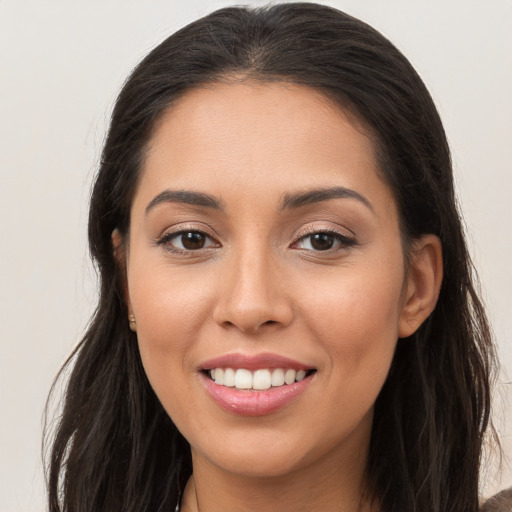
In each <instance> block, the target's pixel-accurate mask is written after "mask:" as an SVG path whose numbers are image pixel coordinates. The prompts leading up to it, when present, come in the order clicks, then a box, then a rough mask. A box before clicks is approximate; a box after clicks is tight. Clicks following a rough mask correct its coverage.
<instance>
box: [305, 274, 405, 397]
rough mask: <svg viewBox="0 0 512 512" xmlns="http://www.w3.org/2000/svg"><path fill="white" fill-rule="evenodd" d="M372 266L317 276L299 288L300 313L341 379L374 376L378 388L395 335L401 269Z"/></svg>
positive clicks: (363, 380)
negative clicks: (382, 270)
mask: <svg viewBox="0 0 512 512" xmlns="http://www.w3.org/2000/svg"><path fill="white" fill-rule="evenodd" d="M371 268H377V269H378V268H380V266H377V267H371ZM371 268H370V269H368V268H366V269H362V270H361V269H359V270H357V269H351V270H350V269H347V272H344V273H343V276H342V275H341V273H340V276H339V279H335V278H333V277H331V278H330V279H328V280H325V281H323V280H317V281H316V282H315V285H314V287H313V289H310V291H309V293H308V294H307V295H306V294H304V297H306V298H305V299H304V301H303V303H302V314H303V315H304V316H305V317H306V318H308V319H309V321H308V325H309V328H310V329H311V330H312V331H313V332H312V337H314V338H315V339H316V340H318V343H319V344H321V345H322V347H323V349H324V350H325V352H326V354H328V355H329V365H330V370H331V371H332V372H333V374H335V376H339V378H340V380H343V381H344V385H349V386H352V385H353V386H355V387H356V388H358V389H359V388H363V387H365V386H366V387H367V388H368V387H369V384H370V383H372V382H374V383H375V386H377V387H378V388H379V390H380V386H381V385H382V384H383V382H384V380H385V378H386V375H387V372H388V370H389V366H390V364H391V360H392V358H393V354H394V350H395V347H396V343H397V339H398V326H399V318H400V312H401V292H402V285H403V270H402V267H401V266H400V265H396V264H395V267H393V266H389V267H388V271H387V272H386V273H380V272H378V271H375V270H374V271H372V270H371ZM372 392H375V390H373V391H372ZM377 392H378V390H377Z"/></svg>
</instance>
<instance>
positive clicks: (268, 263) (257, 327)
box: [213, 250, 293, 334]
mask: <svg viewBox="0 0 512 512" xmlns="http://www.w3.org/2000/svg"><path fill="white" fill-rule="evenodd" d="M219 281H220V282H221V284H220V286H219V296H218V300H217V303H216V305H215V308H214V313H213V317H214V320H215V322H216V323H218V324H219V325H221V326H222V327H224V328H236V329H239V330H240V331H241V332H243V333H246V334H257V333H259V332H263V331H265V332H267V330H268V329H278V328H282V327H286V326H287V325H289V324H290V323H291V322H292V320H293V307H292V298H291V295H290V293H289V287H288V286H287V284H288V283H287V282H286V278H285V276H284V275H283V272H282V271H280V269H279V268H278V265H277V264H276V263H275V261H273V260H272V258H270V257H269V256H268V254H258V253H256V252H255V251H254V250H253V251H248V252H246V253H244V254H239V255H235V256H234V257H233V258H230V261H228V262H226V271H225V272H224V275H222V276H219Z"/></svg>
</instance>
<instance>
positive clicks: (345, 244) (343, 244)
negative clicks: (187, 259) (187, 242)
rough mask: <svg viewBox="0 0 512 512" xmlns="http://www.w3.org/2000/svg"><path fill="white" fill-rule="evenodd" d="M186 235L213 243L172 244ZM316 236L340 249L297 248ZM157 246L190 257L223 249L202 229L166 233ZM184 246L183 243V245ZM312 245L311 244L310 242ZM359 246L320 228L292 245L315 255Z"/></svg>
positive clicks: (334, 232)
mask: <svg viewBox="0 0 512 512" xmlns="http://www.w3.org/2000/svg"><path fill="white" fill-rule="evenodd" d="M186 234H196V235H200V236H203V237H204V238H205V239H207V240H209V241H210V242H211V243H210V245H209V246H208V247H199V248H197V249H186V248H184V247H176V246H175V245H173V244H172V243H171V241H172V240H173V239H176V238H178V237H182V236H183V235H186ZM315 235H328V236H331V237H333V238H334V243H336V242H337V243H338V247H329V248H327V249H324V250H315V249H305V248H303V247H296V246H297V245H298V244H299V243H300V242H302V241H304V240H306V239H308V238H311V237H313V236H315ZM156 244H157V245H158V246H165V249H166V250H167V251H170V252H173V253H177V254H187V255H190V254H192V253H196V252H199V251H202V250H209V249H216V248H218V247H221V245H220V244H219V243H218V242H216V241H215V239H214V238H213V237H212V236H210V235H209V234H208V233H206V232H204V231H202V230H200V229H193V228H191V229H180V230H179V231H172V232H168V233H165V234H164V235H162V236H161V237H160V238H159V239H158V240H156ZM181 245H183V243H182V244H181ZM310 245H311V242H310ZM355 245H357V241H356V240H355V239H354V238H351V237H349V236H347V235H343V234H341V233H340V232H339V231H337V230H335V229H332V228H324V229H318V228H309V229H307V230H306V233H305V234H302V235H301V236H300V237H299V238H298V239H297V240H296V241H295V242H293V243H292V244H291V246H290V247H291V248H292V249H296V250H305V251H310V252H315V253H332V252H335V251H339V250H347V249H349V248H351V247H354V246H355Z"/></svg>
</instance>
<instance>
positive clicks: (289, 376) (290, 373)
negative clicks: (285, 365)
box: [284, 370, 296, 384]
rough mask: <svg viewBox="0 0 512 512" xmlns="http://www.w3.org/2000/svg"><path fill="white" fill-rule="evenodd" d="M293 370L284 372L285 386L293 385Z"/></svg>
mask: <svg viewBox="0 0 512 512" xmlns="http://www.w3.org/2000/svg"><path fill="white" fill-rule="evenodd" d="M295 375H296V372H295V370H286V373H285V374H284V383H285V384H293V383H294V382H295Z"/></svg>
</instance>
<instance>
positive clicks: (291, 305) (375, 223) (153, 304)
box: [125, 82, 412, 475]
mask: <svg viewBox="0 0 512 512" xmlns="http://www.w3.org/2000/svg"><path fill="white" fill-rule="evenodd" d="M125 247H126V248H127V249H126V250H127V252H126V255H125V257H126V263H127V283H128V300H129V308H130V310H131V311H132V312H133V314H134V315H135V317H136V325H137V336H138V340H139V346H140V352H141V356H142V361H143V364H144V368H145V370H146V372H147V376H148V378H149V380H150V382H151V385H152V386H153V389H154V390H155V392H156V394H157V396H158V398H159V399H160V401H161V403H162V405H163V406H164V408H165V409H166V411H167V412H168V414H169V415H170V417H171V418H172V420H173V421H174V422H175V424H176V426H177V427H178V429H179V430H180V431H181V432H182V433H183V435H184V436H185V437H186V438H187V440H188V441H189V442H190V444H191V447H192V453H193V460H194V464H201V463H204V464H211V465H214V466H216V467H217V468H221V469H224V470H227V471H230V472H235V473H240V474H245V475H284V474H286V473H288V472H290V471H293V470H295V469H298V468H301V467H306V466H308V465H311V464H324V465H325V464H328V465H332V464H338V463H344V464H347V463H349V462H350V463H352V464H357V463H358V462H357V461H361V460H363V461H364V454H365V453H366V451H367V448H368V443H369V437H370V429H371V423H372V411H373V405H374V402H375V400H376V398H377V395H378V393H379V391H380V389H381V387H382V385H383V383H384V380H385V379H386V375H387V373H388V370H389V367H390V364H391V360H392V358H393V353H394V350H395V346H396V343H397V338H398V337H399V336H405V335H408V334H410V330H411V329H412V327H411V325H410V322H409V321H408V319H407V318H405V316H406V315H405V313H404V310H405V308H404V305H405V304H406V302H407V300H408V298H407V297H408V294H409V291H408V290H409V289H410V286H409V284H408V281H407V278H406V277H405V276H406V275H408V273H407V272H406V271H405V268H404V257H403V248H402V245H401V239H400V233H399V222H398V217H397V209H396V205H395V203H394V200H393V196H392V193H391V192H390V190H389V188H388V187H387V186H386V185H385V184H384V182H383V181H382V180H381V178H380V177H379V175H378V170H377V164H376V159H375V154H374V148H373V145H372V143H371V141H370V139H369V138H368V137H367V136H366V135H365V133H364V130H362V129H361V128H360V127H358V126H356V125H355V124H354V123H353V122H352V121H351V120H350V119H349V118H348V117H347V116H346V115H344V113H343V112H342V111H340V110H339V109H338V108H337V107H335V106H333V105H332V104H330V103H329V102H328V100H326V99H325V98H324V97H323V96H322V95H321V94H319V93H317V92H315V91H313V90H311V89H308V88H305V87H299V86H294V85H290V84H285V83H279V84H259V85H258V84H254V83H250V82H248V83H244V84H217V85H212V86H209V87H205V88H201V89H196V90H193V91H191V92H189V93H187V94H186V95H185V96H184V97H182V98H181V99H180V100H179V101H178V102H177V103H176V104H175V105H174V106H173V107H172V108H170V109H169V110H168V112H167V113H166V114H165V115H164V116H163V118H162V119H161V121H160V122H159V124H158V126H157V127H156V129H155V132H154V135H153V136H152V139H151V141H150V145H149V150H148V153H147V158H146V160H145V163H144V165H143V169H142V174H141V179H140V183H139V185H138V188H137V191H136V194H135V198H134V201H133V205H132V210H131V227H130V236H129V242H128V244H126V245H125ZM211 370H213V372H211ZM211 373H213V375H214V377H215V378H216V380H217V382H215V381H214V380H212V378H211V375H210V374H211ZM304 374H305V375H304ZM283 380H285V382H284V383H283ZM246 388H250V389H246ZM255 388H259V389H255ZM326 461H327V462H326ZM334 461H338V462H334ZM351 461H352V462H351Z"/></svg>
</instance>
